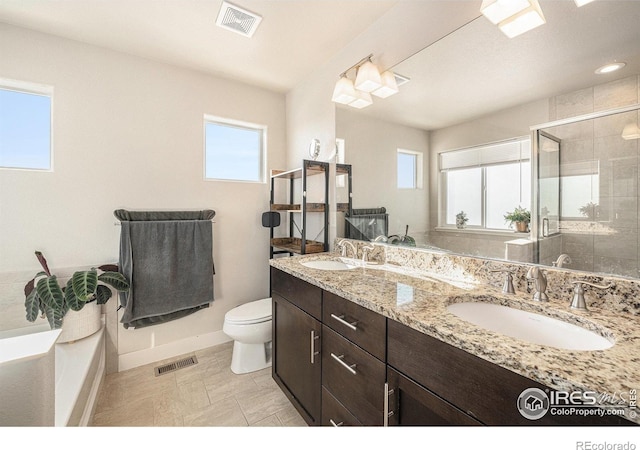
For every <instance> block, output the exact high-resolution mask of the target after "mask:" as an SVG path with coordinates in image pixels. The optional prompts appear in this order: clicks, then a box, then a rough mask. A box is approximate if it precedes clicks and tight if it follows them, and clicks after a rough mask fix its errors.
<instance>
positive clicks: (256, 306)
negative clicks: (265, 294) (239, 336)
mask: <svg viewBox="0 0 640 450" xmlns="http://www.w3.org/2000/svg"><path fill="white" fill-rule="evenodd" d="M271 316H272V308H271V298H263V299H262V300H255V301H253V302H249V303H245V304H243V305H240V306H236V307H235V308H233V309H232V310H230V311H228V312H227V313H226V314H225V316H224V320H225V322H227V323H230V324H236V325H251V324H256V323H262V322H267V321H269V320H271Z"/></svg>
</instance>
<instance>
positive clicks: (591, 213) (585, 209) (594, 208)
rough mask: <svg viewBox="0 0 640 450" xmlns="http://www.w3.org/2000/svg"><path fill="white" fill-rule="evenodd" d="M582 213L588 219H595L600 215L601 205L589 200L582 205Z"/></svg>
mask: <svg viewBox="0 0 640 450" xmlns="http://www.w3.org/2000/svg"><path fill="white" fill-rule="evenodd" d="M580 214H582V215H583V216H585V217H586V218H588V219H595V218H596V217H598V216H599V215H600V205H598V204H597V203H593V202H589V203H587V204H586V205H584V206H581V207H580Z"/></svg>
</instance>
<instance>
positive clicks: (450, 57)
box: [340, 0, 640, 130]
mask: <svg viewBox="0 0 640 450" xmlns="http://www.w3.org/2000/svg"><path fill="white" fill-rule="evenodd" d="M540 5H541V7H542V10H543V12H544V15H545V17H546V20H547V23H546V24H544V25H542V26H540V27H538V28H536V29H534V30H532V31H529V32H527V33H525V34H523V35H520V36H518V37H516V38H514V39H509V38H507V37H506V36H505V35H504V34H502V32H500V31H499V30H498V28H497V26H494V25H493V24H492V23H491V22H489V21H488V20H487V19H486V18H484V17H482V16H481V17H479V18H477V19H475V20H474V21H472V22H471V23H469V24H468V25H466V26H464V27H462V28H460V29H459V30H456V31H455V32H453V33H451V34H450V35H448V36H446V37H445V38H443V39H441V40H439V41H438V42H436V43H434V44H432V45H430V46H429V47H427V48H425V49H424V50H422V51H420V52H418V53H417V54H415V55H413V56H411V57H410V58H408V59H406V60H405V61H403V62H401V63H399V64H396V65H395V66H394V67H392V69H393V70H394V71H396V72H397V73H399V74H401V75H405V76H407V77H409V78H410V79H411V81H410V82H409V83H408V84H405V85H403V86H401V87H400V93H399V94H396V95H394V96H392V97H389V98H386V99H376V98H374V104H373V105H372V106H369V107H367V108H365V109H363V110H360V111H359V112H360V113H361V114H365V115H371V116H375V117H377V118H379V119H383V120H387V121H391V122H396V123H401V124H404V125H408V126H413V127H417V128H421V129H426V130H434V129H439V128H443V127H447V126H451V125H455V124H458V123H462V122H465V121H468V120H472V119H475V118H478V117H481V116H483V115H486V114H489V113H493V112H497V111H501V110H504V109H507V108H511V107H514V106H517V105H522V104H525V103H528V102H532V101H535V100H540V99H547V98H549V97H553V96H556V95H559V94H565V93H569V92H573V91H577V90H580V89H583V88H586V87H591V86H595V85H598V84H602V83H607V82H610V81H612V80H617V79H621V78H625V77H629V76H631V75H636V74H640V1H637V0H635V1H634V0H631V1H621V0H597V1H595V2H593V3H589V4H587V5H585V6H583V7H581V8H577V7H576V5H575V3H574V2H573V0H564V1H558V0H540ZM613 61H624V62H626V63H627V65H626V67H624V68H623V69H622V70H620V71H618V72H614V73H610V74H607V75H596V74H595V73H594V70H595V69H596V68H598V67H600V66H601V65H604V64H606V63H609V62H613ZM340 107H341V108H348V107H343V106H340ZM531 125H534V124H531Z"/></svg>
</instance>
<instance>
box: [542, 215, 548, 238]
mask: <svg viewBox="0 0 640 450" xmlns="http://www.w3.org/2000/svg"><path fill="white" fill-rule="evenodd" d="M542 237H549V219H547V218H546V217H545V218H544V219H542Z"/></svg>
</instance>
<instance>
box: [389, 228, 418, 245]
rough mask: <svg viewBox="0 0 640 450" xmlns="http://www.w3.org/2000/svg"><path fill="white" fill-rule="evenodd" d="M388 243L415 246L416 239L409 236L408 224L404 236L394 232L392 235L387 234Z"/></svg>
mask: <svg viewBox="0 0 640 450" xmlns="http://www.w3.org/2000/svg"><path fill="white" fill-rule="evenodd" d="M388 242H389V244H393V245H404V246H407V247H415V246H416V240H415V239H414V238H412V237H411V236H409V225H407V227H406V228H405V231H404V236H399V235H397V234H394V235H393V236H389V241H388Z"/></svg>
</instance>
